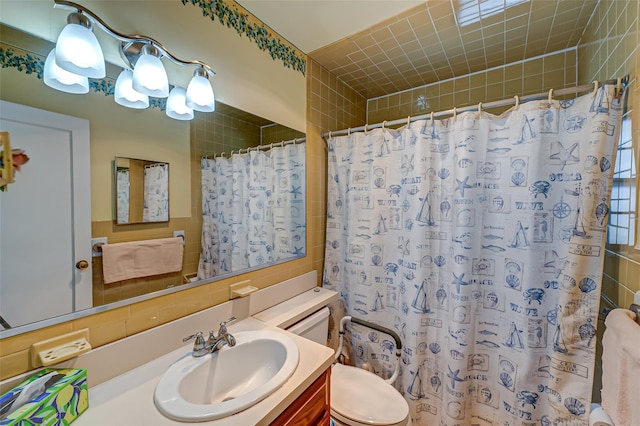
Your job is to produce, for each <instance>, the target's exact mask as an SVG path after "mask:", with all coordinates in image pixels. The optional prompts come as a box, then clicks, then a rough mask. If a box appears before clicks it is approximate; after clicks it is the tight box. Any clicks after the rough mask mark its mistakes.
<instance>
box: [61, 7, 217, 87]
mask: <svg viewBox="0 0 640 426" xmlns="http://www.w3.org/2000/svg"><path fill="white" fill-rule="evenodd" d="M54 3H55V4H54V6H53V7H55V8H59V9H69V10H74V11H76V12H77V13H79V14H80V15H81V16H84V17H87V18H88V19H89V21H90V22H92V23H94V24H96V25H98V26H99V27H100V28H101V29H102V30H103V31H104V32H106V33H107V34H109V35H110V36H111V37H113V38H115V39H118V40H120V41H121V42H123V43H126V44H132V43H135V42H141V43H144V44H152V45H154V46H155V47H156V48H157V49H158V50H159V51H160V53H161V54H162V56H164V57H165V58H167V59H169V60H170V61H171V62H173V63H174V64H176V65H181V66H189V65H194V66H198V67H202V68H203V69H204V70H206V72H207V74H209V76H211V77H213V76H215V75H216V73H215V71H214V70H213V68H211V67H210V66H209V65H208V64H206V63H204V62H202V61H200V60H197V59H194V60H190V61H185V60H183V59H179V58H177V57H175V56H174V55H173V54H172V53H171V52H170V51H169V50H167V48H166V47H164V45H162V43H160V42H158V41H157V40H155V39H153V38H151V37H148V36H145V35H140V34H134V35H127V34H122V33H120V32H118V31H116V30H114V29H113V28H111V27H110V26H109V25H107V24H106V23H105V22H104V21H103V20H102V19H100V18H99V17H98V16H97V15H96V14H95V13H93V12H91V11H90V10H89V9H87V8H86V7H84V6H82V5H80V4H78V3H74V2H71V1H67V0H54Z"/></svg>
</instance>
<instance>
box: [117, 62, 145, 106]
mask: <svg viewBox="0 0 640 426" xmlns="http://www.w3.org/2000/svg"><path fill="white" fill-rule="evenodd" d="M113 97H114V99H115V101H116V103H118V104H120V105H122V106H126V107H129V108H134V109H145V108H148V107H149V96H147V95H144V94H142V93H140V92H137V91H135V90H134V89H133V71H131V70H128V69H124V70H122V72H121V73H120V75H119V76H118V79H117V80H116V88H115V93H114V94H113Z"/></svg>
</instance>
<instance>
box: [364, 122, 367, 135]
mask: <svg viewBox="0 0 640 426" xmlns="http://www.w3.org/2000/svg"><path fill="white" fill-rule="evenodd" d="M364 134H365V135H366V134H367V123H364Z"/></svg>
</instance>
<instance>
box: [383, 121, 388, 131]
mask: <svg viewBox="0 0 640 426" xmlns="http://www.w3.org/2000/svg"><path fill="white" fill-rule="evenodd" d="M385 124H387V120H384V121H383V122H382V130H384V125H385Z"/></svg>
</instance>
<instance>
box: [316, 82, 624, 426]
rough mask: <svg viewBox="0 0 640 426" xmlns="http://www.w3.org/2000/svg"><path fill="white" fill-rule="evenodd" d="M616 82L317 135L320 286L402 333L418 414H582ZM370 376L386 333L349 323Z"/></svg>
mask: <svg viewBox="0 0 640 426" xmlns="http://www.w3.org/2000/svg"><path fill="white" fill-rule="evenodd" d="M620 109H621V108H620V100H619V99H618V98H616V97H615V96H614V87H613V86H604V87H602V88H600V89H599V90H598V91H597V94H596V96H593V95H591V94H589V95H585V96H582V97H578V98H576V99H572V100H562V101H559V100H553V101H552V102H551V103H549V102H548V100H544V101H535V102H528V103H525V104H521V105H520V106H519V107H518V108H517V109H516V108H512V109H511V110H509V111H507V112H505V113H504V114H503V115H501V116H494V115H491V114H489V113H486V112H482V113H479V112H466V113H461V114H458V115H457V116H456V117H452V118H449V119H445V120H422V121H415V122H413V123H411V124H410V125H408V126H404V127H403V128H401V129H398V130H392V129H376V130H373V131H369V132H367V133H362V132H360V133H353V134H351V135H347V136H339V137H333V138H331V139H329V141H328V149H329V160H328V161H329V164H328V184H327V187H328V204H327V217H328V218H327V228H326V230H327V232H326V236H327V241H326V253H325V270H324V286H325V287H327V288H330V289H334V290H337V291H338V292H339V294H340V304H339V305H338V306H337V307H336V309H334V315H335V316H336V318H335V319H336V321H334V322H335V323H337V320H338V319H339V316H340V315H342V313H343V312H340V311H344V312H346V314H349V315H353V316H355V317H360V318H363V319H366V320H367V321H372V322H375V323H379V324H381V325H383V326H386V327H388V328H391V329H395V330H396V331H397V332H398V333H399V334H400V336H401V338H402V340H403V346H404V348H403V354H402V367H401V371H400V377H399V378H398V380H397V381H396V384H395V385H396V387H397V389H398V390H399V391H400V392H401V393H402V394H403V395H404V396H405V398H406V399H407V400H408V401H409V403H410V408H411V410H410V411H411V415H412V418H413V420H414V424H418V425H439V424H444V425H458V424H460V425H468V424H478V425H543V426H546V425H572V426H573V425H587V424H588V416H589V405H590V401H591V386H592V380H593V367H594V353H595V333H596V320H597V311H598V305H599V295H600V284H601V278H602V267H603V258H604V257H603V256H604V247H603V245H604V236H605V230H606V223H607V218H608V211H609V209H608V207H607V206H608V205H609V196H610V185H611V176H612V170H613V167H612V163H613V161H614V158H613V157H614V155H615V140H616V134H617V131H618V126H619V116H620V113H621V112H620ZM350 333H351V339H350V341H351V346H350V348H349V350H350V357H351V361H352V362H353V363H354V364H356V365H360V364H362V363H364V362H367V363H369V364H370V366H371V367H372V368H373V369H374V371H376V372H377V373H379V374H381V375H382V376H387V377H388V376H389V375H390V374H391V372H392V370H393V368H394V367H393V356H392V349H393V342H392V340H391V339H390V338H389V337H388V336H384V335H380V334H378V333H376V332H373V331H372V330H368V329H366V328H363V327H361V326H353V327H352V328H351V330H350Z"/></svg>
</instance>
